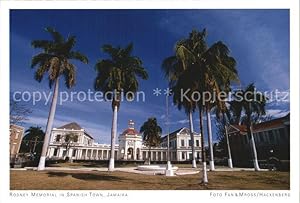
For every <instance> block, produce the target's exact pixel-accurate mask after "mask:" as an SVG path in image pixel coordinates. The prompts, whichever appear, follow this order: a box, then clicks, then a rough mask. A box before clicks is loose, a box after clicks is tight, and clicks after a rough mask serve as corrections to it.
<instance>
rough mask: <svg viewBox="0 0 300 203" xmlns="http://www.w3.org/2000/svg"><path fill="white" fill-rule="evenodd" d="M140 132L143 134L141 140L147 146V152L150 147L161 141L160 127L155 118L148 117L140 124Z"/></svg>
mask: <svg viewBox="0 0 300 203" xmlns="http://www.w3.org/2000/svg"><path fill="white" fill-rule="evenodd" d="M140 132H141V133H142V134H143V141H144V144H145V145H146V146H148V147H149V154H150V152H151V147H158V146H159V144H160V143H161V133H162V129H161V127H160V126H159V125H158V124H157V120H156V118H154V117H153V118H148V120H147V121H145V122H144V124H143V125H142V127H141V129H140ZM148 163H149V164H150V163H151V156H149V162H148Z"/></svg>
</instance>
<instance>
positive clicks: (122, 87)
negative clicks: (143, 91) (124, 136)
mask: <svg viewBox="0 0 300 203" xmlns="http://www.w3.org/2000/svg"><path fill="white" fill-rule="evenodd" d="M102 51H103V52H105V53H106V54H108V55H109V57H110V58H109V59H102V60H99V61H98V62H97V63H96V66H95V67H96V71H97V76H96V79H95V82H94V88H95V90H96V91H101V92H103V93H104V94H105V95H107V99H108V100H111V101H112V110H113V117H112V128H111V153H110V160H109V167H108V169H109V170H110V171H112V170H113V169H114V154H115V153H113V152H114V151H115V139H116V134H117V115H118V110H119V109H120V103H121V94H122V93H123V94H125V95H127V98H126V99H128V100H130V99H132V98H133V96H134V95H133V93H136V92H137V90H138V88H139V81H138V78H141V79H143V80H146V79H148V73H147V71H146V70H145V68H144V67H143V63H142V61H141V59H140V58H139V57H137V56H132V51H133V44H132V43H131V44H129V45H128V46H126V47H125V48H121V47H113V46H111V45H104V46H102ZM127 93H131V94H127Z"/></svg>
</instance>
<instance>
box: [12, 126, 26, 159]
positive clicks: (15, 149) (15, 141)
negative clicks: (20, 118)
mask: <svg viewBox="0 0 300 203" xmlns="http://www.w3.org/2000/svg"><path fill="white" fill-rule="evenodd" d="M9 133H10V140H9V146H10V150H9V154H10V162H11V163H14V161H15V159H16V158H17V155H18V153H19V150H20V146H21V143H22V138H23V135H24V127H22V126H18V125H14V124H11V125H10V128H9Z"/></svg>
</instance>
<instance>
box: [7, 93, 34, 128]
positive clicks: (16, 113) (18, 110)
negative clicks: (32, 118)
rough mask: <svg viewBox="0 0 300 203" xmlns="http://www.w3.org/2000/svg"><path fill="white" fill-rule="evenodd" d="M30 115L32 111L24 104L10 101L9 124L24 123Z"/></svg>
mask: <svg viewBox="0 0 300 203" xmlns="http://www.w3.org/2000/svg"><path fill="white" fill-rule="evenodd" d="M31 113H32V110H31V109H29V108H28V107H27V106H26V105H25V104H21V103H20V102H19V101H15V100H13V99H11V100H10V113H9V121H10V124H15V125H17V124H22V123H23V122H24V121H26V120H28V115H29V114H31Z"/></svg>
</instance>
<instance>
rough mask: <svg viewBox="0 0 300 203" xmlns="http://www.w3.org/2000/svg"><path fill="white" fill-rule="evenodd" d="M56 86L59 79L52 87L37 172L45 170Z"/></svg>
mask: <svg viewBox="0 0 300 203" xmlns="http://www.w3.org/2000/svg"><path fill="white" fill-rule="evenodd" d="M58 86H59V78H56V81H55V85H54V92H53V97H52V101H51V106H50V112H49V116H48V121H47V126H46V134H45V138H44V143H43V149H42V153H41V157H40V161H39V165H38V168H37V170H38V171H41V170H44V169H45V162H46V156H47V151H48V146H49V140H50V136H51V131H52V126H53V121H54V115H55V110H56V103H57V97H58Z"/></svg>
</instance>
